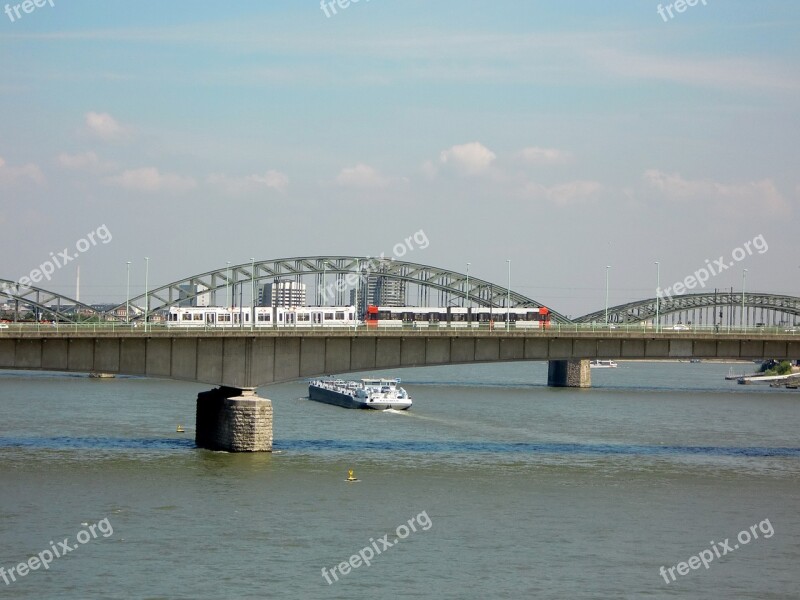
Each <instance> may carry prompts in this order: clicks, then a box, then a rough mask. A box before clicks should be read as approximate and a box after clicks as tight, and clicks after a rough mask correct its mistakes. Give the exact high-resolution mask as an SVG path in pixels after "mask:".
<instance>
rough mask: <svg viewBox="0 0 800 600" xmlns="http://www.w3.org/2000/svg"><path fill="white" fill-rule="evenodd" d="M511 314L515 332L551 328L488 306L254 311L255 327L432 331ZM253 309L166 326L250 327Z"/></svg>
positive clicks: (210, 311) (183, 318)
mask: <svg viewBox="0 0 800 600" xmlns="http://www.w3.org/2000/svg"><path fill="white" fill-rule="evenodd" d="M506 314H508V316H509V321H510V323H509V325H510V326H511V327H513V328H515V329H545V328H547V327H549V326H550V311H549V310H547V309H546V308H544V307H541V308H511V309H509V310H508V311H506V310H505V309H504V308H491V309H490V308H483V307H469V308H466V307H458V306H448V307H435V306H422V307H418V306H369V307H367V314H366V318H365V319H364V320H363V321H361V320H359V319H357V318H356V308H355V306H299V307H296V308H282V307H270V306H256V307H255V321H254V323H253V326H254V327H255V328H268V327H269V328H273V327H294V328H302V327H354V326H357V325H362V324H366V326H367V327H370V328H380V329H383V328H392V327H395V328H398V327H414V328H431V327H439V328H441V327H451V328H461V327H474V328H477V327H487V328H489V329H493V328H495V327H497V328H504V327H505V320H506ZM251 315H253V309H252V308H251V307H249V306H242V307H234V308H226V307H221V306H206V307H200V306H198V307H179V306H172V307H170V309H169V312H168V313H167V320H166V325H167V327H181V328H185V327H198V328H209V327H220V328H242V329H249V328H250V319H251Z"/></svg>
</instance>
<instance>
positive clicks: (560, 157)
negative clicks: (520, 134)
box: [519, 146, 572, 165]
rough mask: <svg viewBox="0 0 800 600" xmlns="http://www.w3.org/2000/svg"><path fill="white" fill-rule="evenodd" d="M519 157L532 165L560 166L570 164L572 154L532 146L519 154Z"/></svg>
mask: <svg viewBox="0 0 800 600" xmlns="http://www.w3.org/2000/svg"><path fill="white" fill-rule="evenodd" d="M519 157H520V158H521V159H522V160H523V161H524V162H526V163H528V164H530V165H558V164H563V163H566V162H569V161H570V159H572V154H571V153H569V152H566V151H565V150H557V149H555V148H538V147H536V146H531V147H528V148H523V149H522V151H520V153H519Z"/></svg>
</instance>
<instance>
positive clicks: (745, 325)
mask: <svg viewBox="0 0 800 600" xmlns="http://www.w3.org/2000/svg"><path fill="white" fill-rule="evenodd" d="M746 282H747V269H742V329H747V319H746V318H745V313H744V287H745V284H746ZM765 321H766V320H765ZM773 322H774V321H773Z"/></svg>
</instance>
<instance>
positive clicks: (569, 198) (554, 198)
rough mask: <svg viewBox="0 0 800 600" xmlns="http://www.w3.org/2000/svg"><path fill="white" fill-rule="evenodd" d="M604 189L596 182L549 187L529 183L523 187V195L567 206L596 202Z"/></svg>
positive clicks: (577, 182) (560, 184)
mask: <svg viewBox="0 0 800 600" xmlns="http://www.w3.org/2000/svg"><path fill="white" fill-rule="evenodd" d="M604 189H605V186H603V184H601V183H599V182H597V181H568V182H566V183H559V184H556V185H553V186H549V187H548V186H544V185H541V184H539V183H533V182H531V183H528V184H527V185H526V186H525V193H526V195H528V196H532V197H534V198H537V199H544V200H548V201H550V202H552V203H554V204H556V205H558V206H569V205H573V204H579V203H582V202H592V201H594V200H597V198H598V195H599V194H600V192H602V191H603V190H604Z"/></svg>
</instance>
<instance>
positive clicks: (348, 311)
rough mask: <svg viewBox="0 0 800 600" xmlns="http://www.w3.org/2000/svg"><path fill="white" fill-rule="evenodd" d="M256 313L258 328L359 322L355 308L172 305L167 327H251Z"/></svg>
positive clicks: (329, 325)
mask: <svg viewBox="0 0 800 600" xmlns="http://www.w3.org/2000/svg"><path fill="white" fill-rule="evenodd" d="M253 312H255V321H254V322H253V325H254V326H255V327H256V328H257V329H263V328H286V327H289V328H292V327H294V328H304V327H309V328H312V327H354V326H355V325H357V324H358V323H359V322H358V320H357V319H356V309H355V306H299V307H296V308H283V307H273V306H256V307H255V311H253V309H252V308H251V307H249V306H242V307H231V308H227V307H220V306H185V307H184V306H171V307H170V309H169V311H168V312H167V321H166V324H167V327H180V328H185V327H189V328H218V327H219V328H236V327H242V328H249V327H250V319H251V317H252V316H253Z"/></svg>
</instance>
